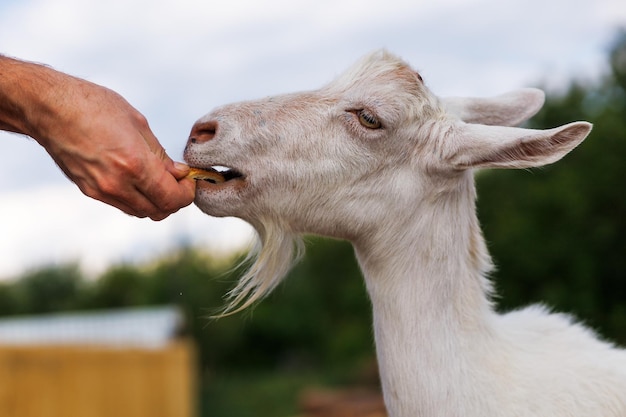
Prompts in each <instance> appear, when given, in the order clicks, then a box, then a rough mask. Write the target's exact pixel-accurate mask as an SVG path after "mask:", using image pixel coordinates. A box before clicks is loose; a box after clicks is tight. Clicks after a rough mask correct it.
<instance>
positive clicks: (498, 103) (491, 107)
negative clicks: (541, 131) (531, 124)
mask: <svg viewBox="0 0 626 417" xmlns="http://www.w3.org/2000/svg"><path fill="white" fill-rule="evenodd" d="M544 101H545V94H544V92H543V91H541V90H538V89H536V88H522V89H519V90H516V91H511V92H509V93H506V94H502V95H499V96H496V97H485V98H470V97H448V98H443V99H442V102H443V105H444V106H445V108H446V110H447V111H448V113H451V114H453V115H455V116H457V117H458V118H460V119H461V120H462V121H464V122H466V123H480V124H483V125H491V126H517V125H519V124H521V123H523V122H525V121H526V120H528V119H530V118H531V117H532V116H534V115H535V114H536V113H537V112H538V111H539V109H541V107H542V106H543V103H544Z"/></svg>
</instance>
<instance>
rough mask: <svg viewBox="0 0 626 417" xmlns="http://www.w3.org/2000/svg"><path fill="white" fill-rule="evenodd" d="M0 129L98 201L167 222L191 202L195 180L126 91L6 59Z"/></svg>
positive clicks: (0, 74) (1, 68)
mask: <svg viewBox="0 0 626 417" xmlns="http://www.w3.org/2000/svg"><path fill="white" fill-rule="evenodd" d="M0 129H3V130H8V131H11V132H16V133H21V134H24V135H28V136H30V137H32V138H33V139H35V140H36V141H37V142H38V143H39V144H40V145H41V146H43V147H44V148H45V149H46V151H47V152H48V153H49V154H50V156H51V157H52V158H53V159H54V161H55V162H56V163H57V165H59V167H60V168H61V169H62V170H63V172H64V173H65V174H66V175H67V176H68V177H69V178H70V179H71V180H72V181H73V182H74V183H76V185H77V186H78V187H79V188H80V189H81V191H82V192H83V193H84V194H86V195H88V196H90V197H92V198H95V199H97V200H100V201H103V202H105V203H107V204H110V205H112V206H114V207H117V208H119V209H120V210H122V211H124V212H126V213H128V214H131V215H134V216H137V217H150V218H152V219H153V220H161V219H164V218H165V217H167V216H168V215H170V214H171V213H173V212H175V211H177V210H178V209H180V208H182V207H185V206H187V205H189V204H190V203H191V202H192V201H193V198H194V192H195V182H194V181H193V180H192V179H189V178H185V175H186V174H187V173H188V170H189V168H188V167H187V166H186V165H183V164H178V163H174V162H173V161H172V160H171V159H170V158H169V156H167V154H166V153H165V150H164V149H163V147H162V146H161V144H160V143H159V141H158V140H157V138H156V137H155V136H154V134H153V133H152V131H151V130H150V127H149V126H148V123H147V121H146V119H145V117H144V116H143V115H141V114H140V113H139V112H138V111H137V110H136V109H134V108H133V107H132V106H131V105H130V104H129V103H128V102H127V101H126V100H125V99H124V98H122V97H121V96H120V95H119V94H117V93H115V92H113V91H111V90H109V89H107V88H104V87H101V86H99V85H96V84H93V83H91V82H88V81H85V80H82V79H79V78H75V77H72V76H69V75H66V74H63V73H61V72H58V71H55V70H53V69H52V68H49V67H46V66H43V65H39V64H33V63H28V62H23V61H19V60H15V59H11V58H8V57H4V56H0Z"/></svg>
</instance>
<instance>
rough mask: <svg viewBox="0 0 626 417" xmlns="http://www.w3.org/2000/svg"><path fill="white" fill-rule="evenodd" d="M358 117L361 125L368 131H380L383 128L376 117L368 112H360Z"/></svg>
mask: <svg viewBox="0 0 626 417" xmlns="http://www.w3.org/2000/svg"><path fill="white" fill-rule="evenodd" d="M357 116H359V123H361V125H362V126H363V127H366V128H368V129H380V128H381V127H382V125H381V123H380V121H378V119H377V118H376V116H374V115H373V114H372V113H370V112H368V111H367V110H359V111H358V112H357Z"/></svg>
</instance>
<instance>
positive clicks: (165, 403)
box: [0, 341, 196, 417]
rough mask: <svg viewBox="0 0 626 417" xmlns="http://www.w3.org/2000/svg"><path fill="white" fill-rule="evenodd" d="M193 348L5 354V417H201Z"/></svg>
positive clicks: (1, 390) (1, 408)
mask: <svg viewBox="0 0 626 417" xmlns="http://www.w3.org/2000/svg"><path fill="white" fill-rule="evenodd" d="M195 415H196V378H195V351H194V348H193V344H192V342H190V341H177V342H174V343H171V344H169V345H168V346H166V347H163V348H158V349H122V348H120V349H116V348H103V347H91V346H85V347H79V346H71V347H70V346H48V347H46V346H0V416H2V417H72V416H78V417H112V416H115V417H144V416H145V417H194V416H195Z"/></svg>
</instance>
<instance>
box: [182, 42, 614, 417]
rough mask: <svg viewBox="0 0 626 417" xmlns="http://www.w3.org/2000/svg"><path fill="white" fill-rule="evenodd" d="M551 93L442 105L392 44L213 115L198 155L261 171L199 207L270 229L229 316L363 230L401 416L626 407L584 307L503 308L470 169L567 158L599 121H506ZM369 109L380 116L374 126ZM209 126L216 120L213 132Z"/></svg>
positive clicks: (385, 361) (195, 148) (361, 244)
mask: <svg viewBox="0 0 626 417" xmlns="http://www.w3.org/2000/svg"><path fill="white" fill-rule="evenodd" d="M542 104H543V93H541V92H540V91H538V90H532V89H525V90H520V91H518V92H515V93H511V94H507V95H503V96H499V97H494V98H490V99H467V98H465V99H461V98H453V99H438V98H437V97H436V96H434V95H433V94H432V93H430V92H429V90H428V89H427V88H426V87H425V86H424V84H423V82H422V81H421V78H420V77H419V76H418V74H417V73H416V72H415V71H413V70H412V69H411V68H410V67H409V66H408V65H407V64H405V63H404V62H402V61H401V60H399V59H398V58H396V57H394V56H392V55H390V54H388V53H386V52H384V51H382V52H377V53H374V54H372V55H370V56H368V57H366V58H364V59H363V60H362V61H361V62H359V63H357V64H356V65H355V66H354V67H353V68H352V69H351V70H349V71H348V72H346V73H345V74H344V75H343V76H341V77H339V78H338V79H337V80H335V81H334V82H332V83H330V84H329V85H327V86H325V87H324V88H322V89H319V90H316V91H312V92H307V93H300V94H290V95H285V96H278V97H270V98H267V99H264V100H258V101H251V102H244V103H238V104H232V105H228V106H224V107H222V108H219V109H216V110H215V111H213V112H212V113H210V114H208V115H206V116H205V117H203V118H202V119H201V120H199V121H198V123H197V124H196V126H195V127H194V129H193V130H192V134H191V137H192V138H193V139H194V140H193V141H191V140H190V142H189V144H188V146H187V148H186V151H185V158H186V160H187V162H188V163H189V164H190V165H192V166H198V167H205V168H206V167H209V166H212V165H223V166H229V167H232V168H236V169H237V170H239V171H240V172H242V173H243V174H245V179H243V180H242V179H239V180H233V181H228V182H226V183H224V184H219V185H214V184H208V183H202V182H199V183H198V190H197V198H196V204H197V205H198V206H199V207H200V208H201V209H202V210H203V211H205V212H206V213H208V214H210V215H215V216H237V217H240V218H242V219H244V220H246V221H248V222H250V223H251V224H252V225H253V226H255V228H256V229H257V230H258V231H259V235H260V238H261V239H260V240H261V248H260V253H259V256H258V261H257V263H256V264H255V265H254V266H253V267H252V269H251V271H250V272H249V273H248V274H247V275H246V276H245V277H244V278H243V279H242V281H241V282H240V284H239V286H238V287H237V288H236V289H235V290H234V292H233V293H232V294H231V296H232V297H233V299H234V304H232V305H231V307H230V308H231V310H233V309H235V308H237V306H242V307H245V306H247V305H249V304H251V303H252V302H254V301H256V300H257V299H259V298H261V297H262V296H264V295H266V294H267V293H268V292H269V291H271V290H272V289H273V288H274V287H275V286H276V285H277V284H278V282H279V281H280V279H281V278H282V277H283V276H284V274H285V273H286V272H287V270H288V268H289V267H290V265H291V263H292V261H293V258H294V254H295V253H296V252H297V248H298V247H299V245H298V244H297V243H294V242H299V237H298V236H300V235H301V234H303V233H315V234H321V235H326V236H331V237H336V238H341V239H348V240H350V241H351V242H352V243H353V244H354V247H355V250H356V254H357V257H358V260H359V263H360V266H361V268H362V270H363V273H364V277H365V281H366V285H367V289H368V293H369V295H370V298H371V301H372V306H373V317H374V330H375V339H376V347H377V355H378V361H379V366H380V373H381V379H382V385H383V391H384V395H385V401H386V404H387V407H388V410H389V414H390V415H391V416H393V417H415V416H420V417H434V416H441V417H444V416H445V417H461V416H462V417H487V416H490V417H493V416H502V417H513V416H516V417H525V416H528V417H530V416H533V417H538V416H545V417H548V416H550V417H565V416H568V417H574V416H576V417H583V416H584V417H610V416H611V417H624V416H626V353H624V351H622V350H618V349H616V348H614V347H613V346H611V345H610V344H608V343H605V342H602V341H600V340H598V339H597V338H596V337H595V335H594V334H593V333H592V331H590V330H588V329H586V328H584V327H583V326H581V325H579V324H576V323H575V322H573V321H572V319H571V318H570V317H568V316H565V315H560V314H550V313H549V312H548V311H547V310H546V309H545V308H542V307H536V306H533V307H529V308H527V309H524V310H520V311H514V312H511V313H508V314H504V315H500V314H498V313H496V312H495V311H494V309H493V308H492V304H491V301H490V294H491V286H490V283H489V281H488V279H487V274H488V273H489V271H490V269H491V260H490V257H489V255H488V253H487V249H486V245H485V242H484V239H483V237H482V234H481V231H480V227H479V225H478V220H477V217H476V213H475V203H474V201H475V197H476V196H475V188H474V181H473V173H472V170H473V169H474V168H482V167H485V168H494V167H495V168H527V167H534V166H541V165H545V164H548V163H552V162H555V161H556V160H558V159H560V158H561V157H563V156H564V155H565V154H566V153H567V152H569V151H570V150H571V149H573V148H574V147H575V146H576V145H578V144H579V143H580V142H581V141H582V140H583V139H584V138H585V137H586V136H587V134H588V133H589V131H590V130H591V125H589V124H588V123H585V122H577V123H571V124H569V125H565V126H561V127H558V128H555V129H550V130H546V131H541V130H530V129H521V128H513V127H503V126H501V125H515V124H518V123H520V122H522V121H524V120H526V119H527V118H529V117H531V116H532V115H533V114H534V113H535V112H536V111H537V110H538V109H539V108H540V107H541V105H542ZM361 109H367V112H368V114H370V115H374V116H375V117H376V118H377V119H378V120H379V121H380V122H381V123H382V127H381V128H380V129H371V128H367V127H365V126H364V125H363V124H362V123H361V122H360V121H359V117H358V114H359V111H360V110H361ZM468 122H471V123H468ZM207 123H213V125H212V126H217V129H216V130H215V132H213V133H212V134H211V135H209V136H207V135H206V133H205V131H204V130H203V127H205V126H206V125H207ZM474 123H482V124H474ZM488 125H496V126H488ZM497 125H500V126H497ZM494 175H495V174H494Z"/></svg>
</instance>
